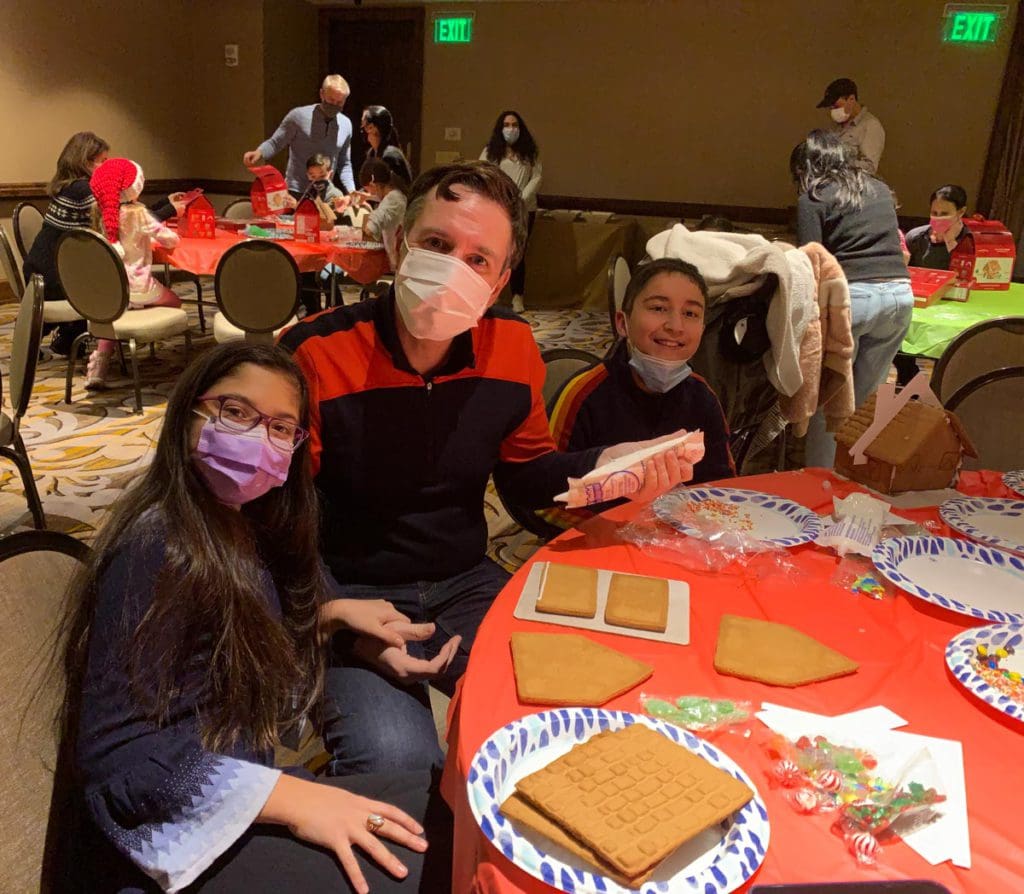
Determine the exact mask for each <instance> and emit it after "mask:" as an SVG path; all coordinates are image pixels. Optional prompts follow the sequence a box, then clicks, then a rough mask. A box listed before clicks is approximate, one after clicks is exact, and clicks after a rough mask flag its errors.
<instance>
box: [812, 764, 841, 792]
mask: <svg viewBox="0 0 1024 894" xmlns="http://www.w3.org/2000/svg"><path fill="white" fill-rule="evenodd" d="M817 783H818V787H819V788H821V790H822V791H826V792H829V793H830V794H835V793H836V792H838V791H839V790H840V789H841V788H842V787H843V774H842V773H840V772H839V771H838V770H822V771H821V773H819V774H818V779H817Z"/></svg>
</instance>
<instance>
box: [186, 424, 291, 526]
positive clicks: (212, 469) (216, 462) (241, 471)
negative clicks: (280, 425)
mask: <svg viewBox="0 0 1024 894" xmlns="http://www.w3.org/2000/svg"><path fill="white" fill-rule="evenodd" d="M192 459H193V460H194V462H195V464H196V469H197V471H198V472H199V474H200V476H201V477H202V479H203V481H205V482H206V486H207V487H209V488H210V491H211V493H212V494H213V495H214V496H215V497H216V498H217V499H218V500H220V501H221V502H222V503H227V504H228V505H231V506H241V505H243V504H244V503H249V502H251V501H253V500H256V499H258V498H259V497H262V496H263V495H264V494H265V493H267V492H268V491H269V490H270V489H271V488H272V487H280V486H281V485H282V484H284V483H285V481H286V480H287V479H288V468H289V466H290V465H291V462H292V456H291V454H290V453H283V452H282V451H280V450H278V449H277V448H276V447H274V446H272V445H271V443H270V441H269V440H268V439H267V431H266V429H265V428H264V427H263V426H262V425H257V426H256V428H254V429H253V430H252V431H247V432H227V431H221V430H219V429H218V428H217V427H216V425H215V424H214V421H213V420H212V419H209V420H207V421H206V423H205V424H204V425H203V428H202V431H200V433H199V444H198V446H197V447H196V449H195V451H194V452H193V453H192Z"/></svg>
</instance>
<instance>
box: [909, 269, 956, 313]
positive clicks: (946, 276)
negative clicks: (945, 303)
mask: <svg viewBox="0 0 1024 894" xmlns="http://www.w3.org/2000/svg"><path fill="white" fill-rule="evenodd" d="M907 270H908V271H909V272H910V290H911V291H912V292H913V293H914V307H930V306H931V305H933V304H934V303H935V302H936V301H938V300H939V299H940V298H944V297H946V293H947V292H948V291H949V287H950V286H951V285H952V284H953V280H954V279H956V274H955V273H952V272H951V271H949V270H930V269H928V268H927V267H907Z"/></svg>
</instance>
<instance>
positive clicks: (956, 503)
mask: <svg viewBox="0 0 1024 894" xmlns="http://www.w3.org/2000/svg"><path fill="white" fill-rule="evenodd" d="M939 515H941V516H942V520H943V521H944V522H945V523H946V524H947V525H949V526H950V527H951V528H956V530H958V531H959V532H960V533H961V534H966V535H967V536H968V537H970V538H971V539H972V540H978V541H980V542H981V543H987V544H988V545H989V546H996V547H998V548H999V549H1005V550H1008V551H1009V552H1012V553H1021V554H1024V500H997V499H994V498H990V497H956V498H955V499H953V500H947V501H946V502H945V503H943V504H942V505H941V506H940V507H939Z"/></svg>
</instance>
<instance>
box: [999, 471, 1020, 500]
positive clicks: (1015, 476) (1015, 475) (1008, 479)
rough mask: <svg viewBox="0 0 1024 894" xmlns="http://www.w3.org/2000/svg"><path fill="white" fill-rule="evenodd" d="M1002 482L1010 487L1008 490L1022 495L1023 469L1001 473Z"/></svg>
mask: <svg viewBox="0 0 1024 894" xmlns="http://www.w3.org/2000/svg"><path fill="white" fill-rule="evenodd" d="M1003 484H1005V485H1006V486H1007V487H1008V488H1010V490H1012V491H1013V492H1014V493H1015V494H1020V495H1021V496H1022V497H1024V469H1017V470H1016V471H1014V472H1007V473H1006V474H1005V475H1003Z"/></svg>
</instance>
